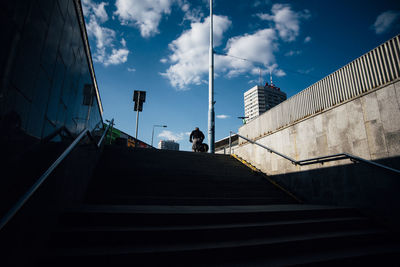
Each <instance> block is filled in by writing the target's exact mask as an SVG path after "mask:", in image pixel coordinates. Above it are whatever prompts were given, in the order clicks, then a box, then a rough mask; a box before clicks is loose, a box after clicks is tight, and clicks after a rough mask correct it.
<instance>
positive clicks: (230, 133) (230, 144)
mask: <svg viewBox="0 0 400 267" xmlns="http://www.w3.org/2000/svg"><path fill="white" fill-rule="evenodd" d="M231 136H232V132H231V131H230V132H229V155H232V140H231Z"/></svg>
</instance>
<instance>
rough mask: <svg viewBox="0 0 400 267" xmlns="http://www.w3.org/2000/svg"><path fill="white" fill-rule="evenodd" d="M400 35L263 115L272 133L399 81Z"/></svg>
mask: <svg viewBox="0 0 400 267" xmlns="http://www.w3.org/2000/svg"><path fill="white" fill-rule="evenodd" d="M399 55H400V35H397V36H396V37H394V38H393V39H391V40H389V41H387V42H385V43H383V44H382V45H380V46H378V47H377V48H375V49H373V50H371V51H369V52H368V53H366V54H365V55H363V56H361V57H359V58H357V59H356V60H354V61H352V62H351V63H349V64H347V65H346V66H344V67H342V68H340V69H339V70H337V71H335V72H334V73H332V74H330V75H328V76H326V77H325V78H323V79H322V80H320V81H318V82H316V83H314V84H313V85H311V86H310V87H308V88H306V89H304V90H303V91H301V92H300V93H298V94H296V95H294V96H293V97H291V98H289V99H288V100H286V101H285V102H283V103H281V104H280V105H278V106H276V107H274V108H272V109H271V110H269V111H267V112H266V113H265V114H263V115H261V116H269V117H270V118H273V119H272V120H269V122H271V123H272V124H275V125H268V128H269V129H270V130H273V129H278V128H280V127H283V126H286V125H288V124H290V123H293V122H295V121H297V120H300V119H303V118H305V117H307V116H310V115H313V114H315V113H318V112H320V111H322V110H325V109H328V108H330V107H333V106H335V105H338V104H340V103H342V102H345V101H347V100H349V99H352V98H354V97H356V96H358V95H361V94H363V93H365V92H367V91H369V90H372V89H374V88H376V87H379V86H382V85H385V84H387V83H389V82H392V81H394V80H396V79H398V78H399V76H400V75H399V74H400V63H399V62H400V58H399Z"/></svg>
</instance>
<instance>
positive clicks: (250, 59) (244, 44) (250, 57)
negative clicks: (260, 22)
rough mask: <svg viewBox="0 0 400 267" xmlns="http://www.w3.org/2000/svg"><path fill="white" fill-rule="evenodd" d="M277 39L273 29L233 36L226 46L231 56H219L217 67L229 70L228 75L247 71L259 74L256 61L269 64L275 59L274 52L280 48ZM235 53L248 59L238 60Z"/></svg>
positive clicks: (265, 64)
mask: <svg viewBox="0 0 400 267" xmlns="http://www.w3.org/2000/svg"><path fill="white" fill-rule="evenodd" d="M275 40H276V32H275V31H274V30H273V29H263V30H259V31H257V32H255V33H253V34H244V35H241V36H236V37H232V38H230V39H229V40H228V43H227V45H226V48H225V51H227V55H228V56H231V57H217V59H216V62H217V63H218V64H217V67H219V68H222V70H223V71H224V70H225V71H227V76H228V77H235V76H237V75H239V74H242V73H245V72H252V73H253V74H258V68H257V67H255V64H254V63H259V64H262V65H264V66H269V65H271V64H272V63H273V62H274V61H275V56H274V52H275V51H276V50H277V49H278V45H277V43H276V42H275ZM235 55H240V57H241V58H244V59H246V60H238V59H236V58H234V57H233V56H235Z"/></svg>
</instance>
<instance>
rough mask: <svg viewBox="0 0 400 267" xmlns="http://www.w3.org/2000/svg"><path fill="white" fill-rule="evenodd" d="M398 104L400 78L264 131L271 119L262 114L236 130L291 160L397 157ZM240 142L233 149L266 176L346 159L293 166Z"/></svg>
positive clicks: (399, 143) (399, 137)
mask: <svg viewBox="0 0 400 267" xmlns="http://www.w3.org/2000/svg"><path fill="white" fill-rule="evenodd" d="M399 107H400V81H399V80H396V81H395V82H393V83H390V84H389V85H386V86H384V87H380V88H378V89H376V90H374V91H370V92H368V93H365V94H364V95H361V96H359V97H356V98H354V99H353V100H350V101H348V102H345V103H343V104H341V105H338V106H335V107H333V108H331V109H328V110H326V111H323V112H320V113H319V114H316V115H314V116H310V117H308V118H305V119H303V120H301V121H298V122H296V123H292V124H290V125H289V126H287V127H285V128H282V129H277V130H275V131H273V132H272V133H269V134H265V133H263V125H264V124H269V123H271V122H270V120H273V119H274V118H271V116H268V114H264V115H262V116H260V117H259V118H257V119H255V120H254V121H253V122H252V123H250V124H246V125H244V126H242V127H241V128H240V129H239V134H240V135H243V136H246V137H248V138H251V139H252V140H256V141H257V142H259V143H261V144H263V145H266V146H268V147H270V148H272V149H274V150H276V151H278V152H281V153H283V154H285V155H288V156H290V157H292V158H294V159H296V160H303V159H307V158H311V157H318V156H325V155H330V154H336V153H342V152H347V153H350V154H353V155H356V156H359V157H362V158H365V159H368V160H377V159H382V158H390V157H395V156H400V108H399ZM267 113H268V112H267ZM239 143H240V146H239V148H236V149H235V153H236V154H238V155H239V156H240V157H242V158H244V159H246V160H247V161H249V162H251V163H252V164H254V165H255V166H257V167H258V168H260V169H261V170H262V171H264V172H265V173H267V174H269V175H277V174H283V173H291V172H299V171H306V170H310V169H315V168H321V167H330V166H336V165H342V164H349V163H350V161H349V160H342V161H333V162H328V163H324V165H323V166H321V165H319V164H314V165H308V166H294V165H293V164H291V163H290V162H289V161H287V160H285V159H283V158H281V157H279V156H276V155H275V154H270V153H269V152H267V151H266V150H265V149H263V148H261V147H258V146H256V145H252V144H249V143H247V142H245V141H244V140H243V139H239ZM393 167H396V166H393ZM397 167H398V168H400V166H397Z"/></svg>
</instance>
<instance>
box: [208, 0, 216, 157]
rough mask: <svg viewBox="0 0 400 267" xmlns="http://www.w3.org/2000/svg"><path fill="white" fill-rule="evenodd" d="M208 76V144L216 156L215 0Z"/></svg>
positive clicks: (211, 15) (211, 18)
mask: <svg viewBox="0 0 400 267" xmlns="http://www.w3.org/2000/svg"><path fill="white" fill-rule="evenodd" d="M209 56H210V59H209V64H210V69H209V75H208V142H209V145H210V153H212V154H214V151H215V149H214V142H215V114H214V49H213V0H210V51H209Z"/></svg>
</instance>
